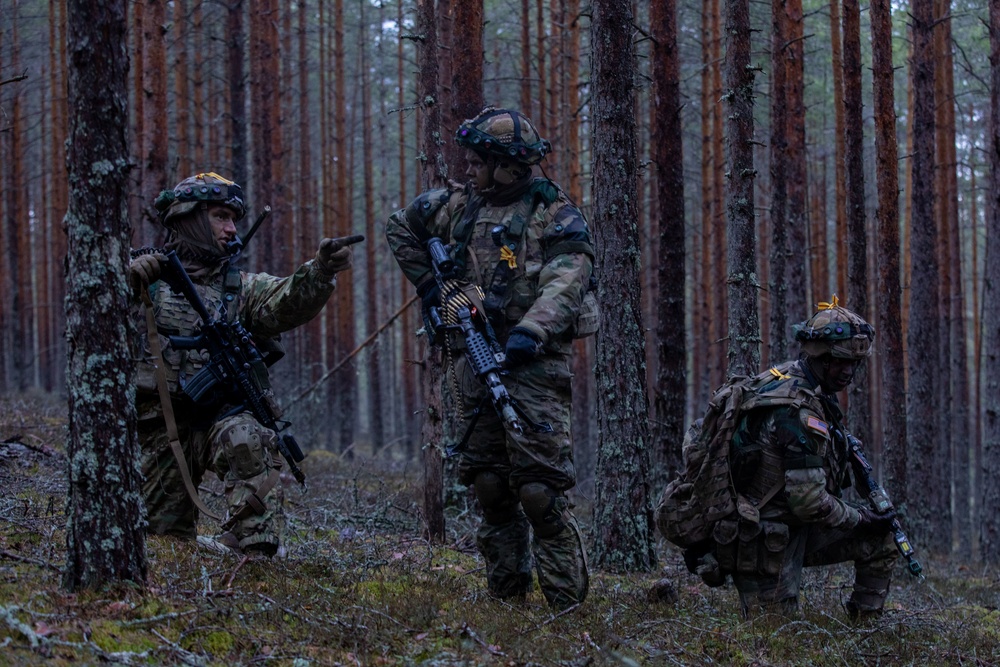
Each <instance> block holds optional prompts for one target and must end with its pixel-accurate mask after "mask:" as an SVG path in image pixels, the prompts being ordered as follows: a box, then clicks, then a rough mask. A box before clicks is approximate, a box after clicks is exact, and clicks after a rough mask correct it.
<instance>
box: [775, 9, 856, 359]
mask: <svg viewBox="0 0 1000 667" xmlns="http://www.w3.org/2000/svg"><path fill="white" fill-rule="evenodd" d="M834 2H839V0H834ZM787 45H788V26H787V23H786V21H785V11H784V0H772V2H771V141H770V172H771V256H770V262H769V266H768V282H769V288H770V289H769V290H768V291H769V294H770V303H769V306H768V313H769V316H770V322H769V324H770V326H769V332H770V337H771V340H769V341H768V344H769V352H768V358H769V359H771V360H773V361H772V363H780V362H782V361H784V360H785V358H786V357H787V355H788V304H787V294H788V261H789V258H788V218H787V217H786V213H787V209H786V207H787V205H788V190H787V183H788V181H787V178H786V174H785V167H786V164H787V163H786V160H785V151H786V150H787V147H788V106H787V104H786V100H785V94H786V85H785V75H786V67H785V60H786V56H785V49H786V48H787Z"/></svg>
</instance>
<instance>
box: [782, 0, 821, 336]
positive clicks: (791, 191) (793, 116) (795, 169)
mask: <svg viewBox="0 0 1000 667" xmlns="http://www.w3.org/2000/svg"><path fill="white" fill-rule="evenodd" d="M784 11H785V25H786V27H787V30H788V32H787V35H788V42H787V43H788V46H787V47H786V48H785V51H784V53H785V100H786V104H787V105H788V111H787V113H788V115H787V116H786V120H787V122H788V130H787V143H786V150H785V160H786V162H787V167H786V175H787V181H786V185H787V188H788V219H787V220H788V254H787V255H786V257H787V259H786V262H787V266H786V272H785V276H786V279H787V281H786V285H785V290H786V293H785V294H786V296H785V305H786V307H787V309H788V313H789V316H790V317H791V318H792V321H793V322H800V321H802V320H804V319H806V318H807V317H809V316H810V315H811V314H812V312H813V311H812V304H813V303H815V301H816V300H817V299H819V298H824V299H825V298H826V296H828V295H820V297H816V296H815V295H814V294H812V292H811V291H810V284H809V270H808V266H809V264H808V258H809V253H808V238H807V236H808V235H807V233H806V226H807V225H808V224H809V218H808V215H807V213H806V197H807V186H806V183H807V173H806V172H807V170H806V106H805V99H804V88H805V82H804V80H803V77H804V69H805V68H804V65H803V58H804V57H805V45H804V41H805V40H804V36H803V26H802V0H785V2H784ZM789 334H790V331H789V330H788V329H787V327H786V329H784V330H782V331H775V332H773V333H772V334H771V335H772V336H778V335H783V336H788V335H789Z"/></svg>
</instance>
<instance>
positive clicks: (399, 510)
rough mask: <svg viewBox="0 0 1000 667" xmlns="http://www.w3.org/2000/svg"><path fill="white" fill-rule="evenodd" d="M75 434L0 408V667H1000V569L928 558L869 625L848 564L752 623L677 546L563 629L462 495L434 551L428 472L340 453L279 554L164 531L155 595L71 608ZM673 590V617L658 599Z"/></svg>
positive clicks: (89, 595) (302, 501)
mask: <svg viewBox="0 0 1000 667" xmlns="http://www.w3.org/2000/svg"><path fill="white" fill-rule="evenodd" d="M63 429H64V420H60V417H59V406H51V407H46V406H45V404H39V403H37V400H36V402H31V401H30V400H28V399H25V400H24V401H21V402H13V401H11V400H10V399H3V398H0V441H5V440H8V439H11V442H9V443H5V444H0V665H52V666H57V665H98V664H127V665H204V666H214V665H287V666H292V667H305V666H308V665H428V666H439V665H440V666H445V665H561V666H566V667H577V666H579V667H583V666H585V665H739V666H751V665H753V666H762V665H803V666H804V665H810V666H813V665H815V666H826V665H830V666H841V665H1000V611H998V606H1000V580H998V576H997V573H995V572H992V571H988V570H983V569H972V568H970V567H968V566H956V565H954V564H951V563H946V562H936V561H932V560H929V559H927V558H926V557H925V556H924V554H921V556H922V560H923V561H924V566H925V571H926V572H927V573H928V576H927V578H926V579H925V580H924V581H922V582H917V581H915V580H912V578H910V577H909V576H908V575H907V574H905V573H904V572H903V571H902V568H900V572H899V575H898V577H897V578H896V580H895V581H894V584H893V589H892V592H891V594H890V598H889V605H888V608H887V610H886V612H885V614H884V615H883V616H882V617H880V618H878V619H875V620H872V621H868V622H866V623H863V624H861V625H853V624H850V623H849V622H848V621H847V617H846V614H845V613H844V609H843V603H844V601H846V599H847V597H848V595H849V593H850V570H849V568H848V567H846V566H838V567H834V568H826V569H822V570H818V571H810V572H808V573H807V575H806V577H805V580H804V585H803V591H802V614H801V616H799V617H797V618H794V619H780V618H767V617H765V618H760V619H756V620H754V621H751V622H747V621H744V620H742V619H741V618H740V616H739V614H738V612H737V598H736V593H735V591H734V590H733V589H732V588H731V586H726V587H722V588H716V589H711V588H707V587H705V586H704V585H702V584H701V583H700V581H699V580H698V579H696V578H695V577H693V576H691V575H690V574H688V573H687V572H686V570H685V569H684V567H683V563H682V562H681V560H680V558H679V555H678V554H677V553H676V552H674V551H672V550H670V549H669V548H667V547H666V546H664V545H661V548H660V550H659V553H660V555H661V562H660V564H659V566H658V571H657V572H654V573H637V574H628V575H622V574H611V573H606V572H599V571H595V572H593V573H592V577H591V587H590V595H589V597H588V599H587V601H586V603H585V604H584V605H582V606H581V607H579V608H577V609H574V610H570V611H568V612H566V613H563V614H553V613H552V612H551V611H550V610H549V609H548V608H547V607H546V606H545V604H544V600H543V598H542V596H541V593H540V592H539V591H537V590H535V591H533V592H532V593H531V595H530V596H529V597H528V599H527V601H526V602H525V603H523V604H517V605H510V604H506V603H504V602H499V601H496V600H492V599H490V598H489V597H488V596H487V595H486V592H485V586H484V573H483V563H482V560H481V559H480V558H479V556H478V554H477V553H476V552H475V549H474V548H473V545H474V544H475V529H476V519H475V518H474V516H475V513H474V512H473V511H471V509H470V507H469V506H468V501H467V499H466V498H465V497H464V496H461V494H459V495H458V499H457V500H456V502H455V503H454V505H455V506H454V507H450V508H449V509H448V513H449V514H448V521H447V537H446V540H445V542H444V543H443V544H432V543H430V542H428V541H427V540H426V539H425V538H424V537H423V523H422V519H421V510H420V502H421V498H422V490H421V488H420V477H419V472H418V471H419V466H416V465H413V464H410V465H409V466H406V465H404V464H402V463H400V462H397V461H391V460H381V459H379V460H375V459H371V458H363V457H361V456H358V455H355V457H354V459H353V460H350V461H347V460H343V459H342V458H341V457H339V456H336V455H333V454H330V453H327V452H312V453H310V455H309V457H308V458H307V459H306V461H305V462H304V467H303V469H304V470H305V472H306V474H307V476H308V478H309V487H308V489H307V490H306V491H305V492H303V491H302V490H300V489H298V488H296V487H295V485H294V482H292V483H291V484H286V486H285V501H286V506H287V526H286V538H285V543H286V544H287V546H288V553H287V555H286V556H285V557H284V558H280V559H278V558H276V559H274V560H266V559H250V560H244V559H242V558H241V557H239V556H237V555H233V554H221V553H217V552H215V551H211V550H207V549H205V548H203V547H199V546H198V545H197V544H196V543H193V542H184V541H178V540H174V539H169V538H163V537H156V536H153V537H150V538H149V539H148V540H147V542H146V548H147V555H148V562H149V580H148V582H147V584H146V585H145V586H144V587H139V586H135V585H128V584H118V585H114V586H109V587H107V588H105V589H103V590H98V591H80V592H77V593H68V592H66V591H64V590H62V588H61V586H60V584H61V572H60V570H61V569H62V568H63V567H64V565H65V558H66V553H65V514H64V503H65V500H64V498H65V491H66V484H65V475H64V467H65V459H64V457H63V455H62V454H61V453H60V451H61V450H62V442H63V441H64V439H65V437H64V435H63ZM13 436H16V437H13ZM18 443H21V444H18ZM25 445H27V446H25ZM204 486H205V487H206V494H205V496H206V497H207V498H208V500H209V501H210V502H212V503H216V504H217V503H219V501H220V497H219V495H218V493H219V488H218V486H217V485H215V484H213V483H206V484H205V485H204ZM578 515H579V516H580V518H581V520H582V523H583V525H584V528H585V529H586V528H588V525H587V524H588V518H589V510H588V509H587V508H586V507H583V506H581V507H578ZM201 529H202V531H203V532H204V533H205V534H206V535H207V534H209V533H210V532H211V529H212V526H211V525H203V526H202V527H201ZM658 578H665V579H666V580H668V581H669V582H671V584H672V585H673V587H674V589H675V591H676V593H677V596H678V600H677V602H673V603H662V602H652V601H651V600H650V598H649V597H648V594H647V591H648V590H649V588H650V586H651V584H652V583H653V582H654V581H655V580H656V579H658Z"/></svg>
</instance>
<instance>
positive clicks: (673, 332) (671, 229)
mask: <svg viewBox="0 0 1000 667" xmlns="http://www.w3.org/2000/svg"><path fill="white" fill-rule="evenodd" d="M650 24H651V26H652V34H653V57H652V68H653V100H654V117H653V119H652V120H653V136H652V153H653V161H654V163H655V164H656V208H657V209H658V210H659V211H660V215H659V248H660V249H659V253H658V260H657V263H656V266H657V269H656V271H657V278H656V282H657V284H658V285H659V300H658V304H659V305H658V308H657V310H656V336H655V340H656V341H657V347H656V355H657V365H656V370H657V373H656V384H655V390H654V392H653V395H654V402H653V411H654V420H655V421H654V423H655V424H656V433H655V435H654V436H653V442H654V443H655V445H654V447H656V448H657V450H658V451H659V454H660V456H659V458H660V459H661V461H662V463H663V464H664V466H663V468H664V469H663V470H659V467H658V469H657V470H655V471H654V477H655V478H656V480H657V481H656V483H655V485H656V486H659V483H662V482H665V481H667V480H669V479H672V478H673V477H674V475H675V474H676V471H677V470H678V469H679V467H680V464H681V441H682V440H683V438H684V416H685V410H686V407H687V400H686V398H687V363H686V360H687V344H686V340H685V331H684V310H685V275H686V274H685V271H684V260H685V250H684V231H685V215H684V159H683V156H684V152H683V143H682V134H681V116H680V111H681V94H680V54H679V53H678V51H677V5H676V3H675V2H674V0H664V2H655V3H653V4H652V5H651V6H650Z"/></svg>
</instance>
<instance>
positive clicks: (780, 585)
mask: <svg viewBox="0 0 1000 667" xmlns="http://www.w3.org/2000/svg"><path fill="white" fill-rule="evenodd" d="M842 310H843V309H842ZM846 312H849V311H846ZM855 317H856V316H855ZM857 319H858V320H860V318H857ZM861 321H862V322H863V320H861ZM799 326H801V325H799ZM866 326H867V324H866ZM872 335H873V334H872ZM864 347H865V350H867V348H868V345H865V346H864ZM828 350H829V347H828V346H827V351H828ZM822 351H823V350H813V352H822ZM845 356H847V355H846V354H845ZM809 358H810V351H809V350H807V352H806V359H804V360H799V361H794V362H786V363H784V364H782V365H780V366H777V367H776V368H773V369H771V370H769V371H766V372H764V373H761V374H760V375H758V376H757V377H756V378H755V379H754V380H753V381H752V382H751V385H750V393H752V394H753V395H752V396H751V397H750V398H749V399H748V400H746V402H744V404H743V406H744V409H745V410H746V412H745V413H744V416H743V418H742V420H741V422H740V424H739V427H738V429H737V432H736V434H735V436H734V438H733V441H732V445H731V449H730V457H731V464H732V472H733V482H734V484H735V486H736V490H737V491H738V492H739V493H741V494H742V495H743V496H744V498H745V499H746V500H749V502H750V504H751V505H754V506H758V507H757V509H759V516H760V521H759V523H754V522H753V521H747V520H746V519H745V518H744V516H735V515H734V517H731V518H730V519H726V520H723V521H720V522H719V523H718V524H716V526H715V529H714V532H713V540H714V542H715V548H714V555H715V558H716V560H717V561H718V563H719V566H720V568H721V569H722V571H723V572H730V573H732V575H733V581H734V583H735V584H736V588H737V590H738V591H739V594H740V601H741V604H742V609H743V613H744V615H753V614H755V613H757V612H758V611H761V610H768V611H777V612H779V613H786V614H787V613H790V612H793V611H795V610H796V609H797V605H798V594H799V587H800V583H801V576H802V568H803V567H809V566H816V565H828V564H832V563H840V562H845V561H852V562H853V563H854V566H855V581H854V589H853V592H852V594H851V598H850V600H849V602H848V610H849V611H850V612H851V613H852V615H855V616H856V615H858V614H859V613H860V614H864V613H867V612H878V611H880V610H881V609H882V606H883V603H884V600H885V597H886V595H887V593H888V590H889V583H890V579H891V575H892V566H893V564H894V562H895V559H896V557H897V553H896V550H895V545H894V542H893V539H892V535H891V533H889V532H888V531H882V532H872V531H868V530H862V529H861V527H859V523H862V514H863V512H864V510H863V509H860V507H861V506H860V505H859V506H855V505H852V504H849V503H847V502H845V501H844V500H843V499H842V497H841V496H842V491H843V489H845V488H849V487H850V485H851V478H850V476H849V474H848V470H849V468H850V461H849V451H848V445H847V441H846V431H845V430H844V426H843V413H842V412H841V410H840V407H839V405H838V402H837V397H836V395H835V394H832V393H827V392H825V391H824V390H823V388H822V385H821V383H820V381H819V379H818V378H817V377H816V375H815V374H814V373H813V371H812V370H811V368H810V364H809V363H808V359H809ZM859 493H861V494H862V496H864V495H866V489H861V488H860V487H859ZM739 514H740V515H743V514H744V513H743V512H740V513H739ZM716 583H718V582H716Z"/></svg>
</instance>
